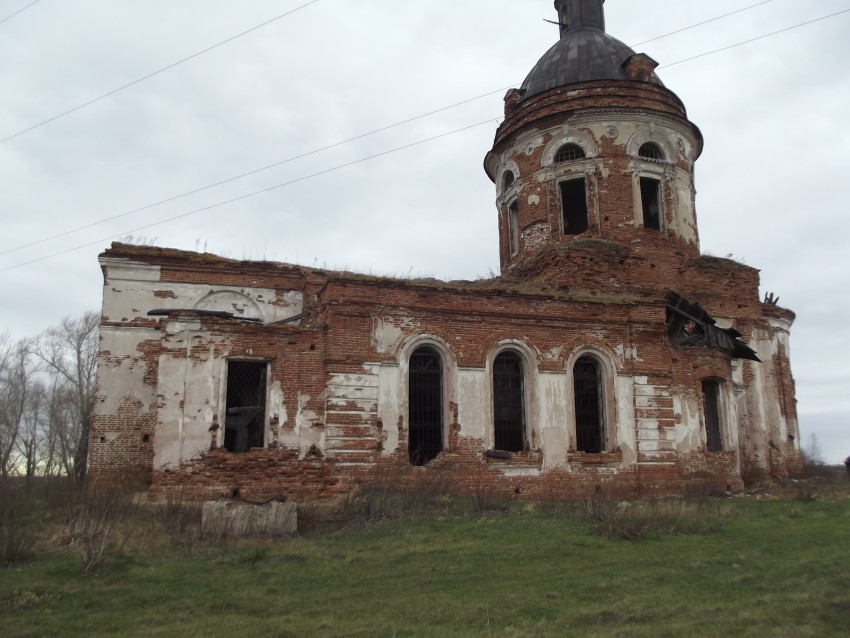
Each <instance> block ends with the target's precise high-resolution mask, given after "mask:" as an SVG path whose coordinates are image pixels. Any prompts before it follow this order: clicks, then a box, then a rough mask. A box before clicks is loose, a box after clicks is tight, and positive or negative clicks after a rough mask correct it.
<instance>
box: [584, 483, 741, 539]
mask: <svg viewBox="0 0 850 638" xmlns="http://www.w3.org/2000/svg"><path fill="white" fill-rule="evenodd" d="M732 510H733V508H732V506H731V504H730V503H729V502H728V501H725V500H720V499H716V498H715V499H703V500H698V501H694V500H688V499H684V498H682V499H678V498H671V499H664V500H654V501H646V502H637V503H630V502H628V501H619V502H617V501H615V500H613V499H611V498H609V497H608V495H607V494H606V493H605V491H604V490H598V491H596V492H594V493H593V495H591V496H590V497H588V498H586V499H585V500H584V501H582V504H581V515H582V517H583V518H584V519H585V520H587V521H589V522H590V523H591V525H592V530H593V533H594V534H597V535H599V536H603V537H605V538H621V539H624V540H628V541H639V540H646V539H649V538H653V537H657V536H680V535H687V534H712V533H716V532H718V531H720V530H721V529H722V528H723V526H724V525H725V524H726V523H727V521H728V520H729V519H730V517H731V515H732V513H733V511H732Z"/></svg>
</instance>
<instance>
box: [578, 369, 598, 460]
mask: <svg viewBox="0 0 850 638" xmlns="http://www.w3.org/2000/svg"><path fill="white" fill-rule="evenodd" d="M573 388H574V390H575V417H576V449H577V450H578V451H579V452H591V453H598V452H602V451H603V450H604V449H605V427H604V418H605V415H604V407H603V404H602V399H603V392H602V370H601V369H600V365H599V362H598V361H597V360H596V359H594V358H593V357H590V356H583V357H580V358H579V360H578V361H576V363H575V366H574V367H573Z"/></svg>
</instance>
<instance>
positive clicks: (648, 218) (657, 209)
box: [640, 177, 661, 230]
mask: <svg viewBox="0 0 850 638" xmlns="http://www.w3.org/2000/svg"><path fill="white" fill-rule="evenodd" d="M640 199H641V202H642V204H643V227H644V228H650V229H652V230H661V182H660V181H658V180H657V179H654V178H652V177H641V178H640Z"/></svg>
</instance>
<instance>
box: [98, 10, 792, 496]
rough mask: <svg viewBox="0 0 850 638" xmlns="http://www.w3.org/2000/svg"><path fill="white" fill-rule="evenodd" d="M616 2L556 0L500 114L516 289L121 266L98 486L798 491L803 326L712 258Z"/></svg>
mask: <svg viewBox="0 0 850 638" xmlns="http://www.w3.org/2000/svg"><path fill="white" fill-rule="evenodd" d="M603 2H604V0H557V1H556V2H555V6H556V9H557V11H558V18H559V20H558V21H559V23H560V32H561V37H560V40H559V41H558V42H557V43H556V44H555V45H554V46H553V47H552V48H551V49H549V50H548V51H547V52H546V53H545V54H544V55H543V57H542V58H540V61H539V62H538V63H537V64H536V66H534V68H533V69H532V70H531V72H530V73H529V75H528V77H527V78H526V80H525V82H524V83H523V84H522V86H521V87H520V88H519V89H514V90H511V91H509V92H508V94H507V95H506V97H505V120H504V123H503V124H502V125H501V126H500V127H499V128H498V130H497V131H496V136H495V141H494V144H493V147H492V149H490V150H489V152H487V154H486V158H485V160H484V167H485V170H486V173H487V175H488V177H489V178H490V179H491V180H492V181H493V182H494V184H495V186H496V214H495V215H494V221H496V222H497V223H498V225H499V238H500V239H499V254H500V260H501V275H500V276H498V277H495V278H493V279H489V280H478V281H473V282H468V281H450V282H445V281H434V280H416V279H396V278H384V277H374V276H366V275H357V274H352V273H347V272H332V271H327V270H319V269H316V268H309V267H303V266H297V265H290V264H283V263H271V262H254V261H236V260H231V259H225V258H222V257H217V256H214V255H210V254H199V253H195V252H187V251H181V250H173V249H167V248H156V247H148V246H132V245H126V244H113V245H112V247H111V248H109V249H108V250H106V251H105V252H104V253H102V254H101V255H100V264H101V266H102V269H103V275H104V288H103V290H104V297H103V315H102V322H101V346H100V347H101V350H100V359H99V368H98V387H97V393H96V398H95V407H94V410H95V412H94V419H93V425H92V431H91V443H90V460H89V475H90V477H91V478H92V479H93V480H95V481H118V480H134V481H142V482H144V483H145V484H147V485H148V486H149V488H150V490H151V492H152V493H167V492H169V491H172V490H178V489H179V490H188V491H190V492H191V493H193V494H196V495H199V496H210V497H215V496H219V495H240V496H243V497H246V498H263V497H271V496H274V495H278V494H286V495H290V496H292V497H293V498H297V499H315V498H325V497H333V496H335V495H339V494H342V493H344V492H346V491H347V490H350V489H351V488H352V486H353V485H355V484H356V483H357V482H358V481H361V480H366V479H368V477H369V476H371V475H374V474H375V473H377V472H379V471H381V470H382V469H383V468H392V471H393V472H394V474H393V476H394V477H396V479H395V480H399V481H404V480H415V479H416V478H417V477H424V476H429V475H434V474H435V473H449V472H450V473H451V476H452V481H453V483H454V484H455V485H457V487H458V488H459V489H463V488H464V487H470V486H473V485H476V484H481V482H486V483H487V484H491V485H494V486H502V487H504V488H505V489H506V490H508V489H509V490H511V491H512V492H513V493H519V494H523V495H525V496H528V497H530V498H543V497H546V496H547V495H553V494H554V495H565V496H576V497H578V496H581V495H583V494H586V493H587V492H588V491H589V490H592V489H595V488H596V487H597V486H603V487H605V488H606V489H608V490H610V492H611V493H612V494H618V495H622V496H624V497H629V496H647V495H660V494H670V493H676V492H680V491H681V490H682V489H685V488H687V487H688V486H689V485H691V484H705V483H706V482H709V483H712V484H714V485H717V486H718V487H720V488H721V489H730V490H733V491H734V490H740V489H741V488H742V486H743V478H744V477H745V476H746V475H747V473H748V472H753V471H760V472H766V473H771V474H774V475H783V474H787V473H788V472H789V471H793V470H794V469H795V468H796V467H797V466H798V465H799V463H800V447H799V434H798V429H797V416H796V406H795V398H794V381H793V378H792V375H791V369H790V364H789V349H788V348H789V345H788V339H789V331H790V328H791V324H792V322H793V320H794V314H793V313H792V312H791V311H789V310H786V309H783V308H781V307H779V306H778V305H776V303H775V302H774V301H773V299H772V297H768V298H767V299H766V300H765V301H761V298H760V294H759V273H758V270H756V269H755V268H751V267H749V266H746V265H743V264H741V263H738V262H735V261H732V260H729V259H720V258H717V257H710V256H706V255H701V254H700V247H699V236H698V229H697V218H696V209H695V201H694V199H695V188H694V182H693V175H694V163H695V162H696V160H697V158H698V157H699V156H700V153H701V151H702V148H703V139H702V135H701V133H700V131H699V129H698V128H697V127H696V126H695V125H694V124H693V123H692V122H690V121H689V120H688V117H687V114H686V111H685V107H684V105H683V104H682V102H681V101H680V100H679V98H678V97H676V95H675V94H674V93H673V92H672V91H670V90H669V89H667V88H666V87H665V86H664V84H663V83H662V82H661V80H660V79H659V77H658V76H657V75H656V73H655V68H656V67H657V63H656V62H655V61H654V60H653V59H652V58H650V57H649V56H647V55H645V54H641V53H635V52H634V51H632V50H631V49H630V48H629V47H627V46H626V45H624V44H623V43H622V42H620V41H618V40H616V39H614V38H613V37H611V36H609V35H608V34H607V33H606V32H605V20H604V12H603Z"/></svg>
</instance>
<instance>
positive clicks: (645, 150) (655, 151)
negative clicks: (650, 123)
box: [638, 142, 664, 160]
mask: <svg viewBox="0 0 850 638" xmlns="http://www.w3.org/2000/svg"><path fill="white" fill-rule="evenodd" d="M638 156H640V157H642V158H643V159H650V160H663V159H664V153H662V152H661V148H660V147H659V146H658V144H654V143H652V142H647V143H646V144H644V145H643V146H641V147H640V150H639V151H638Z"/></svg>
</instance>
